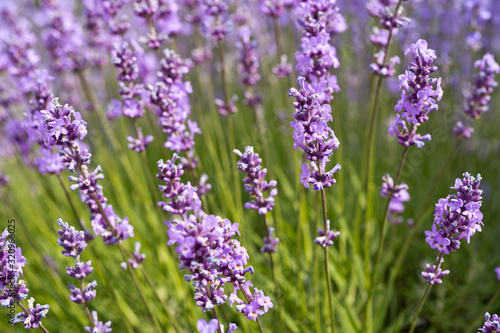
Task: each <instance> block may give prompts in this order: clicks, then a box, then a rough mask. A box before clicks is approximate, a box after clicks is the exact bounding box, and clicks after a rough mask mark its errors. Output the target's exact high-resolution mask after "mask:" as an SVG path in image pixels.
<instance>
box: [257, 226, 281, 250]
mask: <svg viewBox="0 0 500 333" xmlns="http://www.w3.org/2000/svg"><path fill="white" fill-rule="evenodd" d="M273 233H274V228H273V227H268V228H267V235H268V236H267V237H264V238H263V239H262V240H263V241H264V244H265V245H264V247H262V248H261V249H260V252H268V253H275V252H276V251H277V249H276V245H278V243H279V241H280V239H279V238H277V237H276V238H274V237H273Z"/></svg>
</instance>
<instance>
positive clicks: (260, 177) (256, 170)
mask: <svg viewBox="0 0 500 333" xmlns="http://www.w3.org/2000/svg"><path fill="white" fill-rule="evenodd" d="M234 153H235V154H236V155H238V156H239V157H240V160H239V161H238V170H240V171H243V172H244V173H246V174H247V177H246V178H244V179H243V183H244V184H245V191H247V192H248V193H250V196H251V197H252V198H254V200H252V201H250V202H247V203H245V208H247V209H256V210H258V211H259V214H262V215H264V214H267V212H269V211H271V210H272V209H273V207H274V196H276V194H278V190H277V189H276V188H275V187H276V185H277V184H278V183H277V182H276V181H275V180H271V181H270V182H268V181H267V180H264V177H265V176H266V174H267V169H265V168H264V169H263V168H262V166H261V165H260V164H261V163H262V159H260V158H259V154H256V153H254V150H253V147H250V146H247V147H245V152H244V153H242V152H240V151H239V150H238V149H235V150H234ZM267 191H269V196H268V197H267V198H264V192H267Z"/></svg>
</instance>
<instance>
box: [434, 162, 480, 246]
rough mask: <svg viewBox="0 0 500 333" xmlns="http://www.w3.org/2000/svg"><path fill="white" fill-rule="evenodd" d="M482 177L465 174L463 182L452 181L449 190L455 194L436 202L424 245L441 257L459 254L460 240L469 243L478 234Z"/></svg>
mask: <svg viewBox="0 0 500 333" xmlns="http://www.w3.org/2000/svg"><path fill="white" fill-rule="evenodd" d="M480 182H481V175H479V174H478V175H477V177H476V178H474V177H473V176H472V175H470V174H469V173H467V172H466V173H464V174H463V178H462V179H460V178H457V179H456V180H455V186H453V187H451V188H452V189H455V190H457V194H450V195H448V196H447V197H446V198H443V199H439V202H438V203H437V204H436V211H435V213H434V223H433V225H432V230H431V231H426V232H425V234H426V236H427V238H426V242H427V243H428V244H429V246H430V247H431V248H433V249H437V250H438V251H439V252H440V253H444V254H449V253H450V252H452V251H455V250H458V248H459V247H460V242H461V240H462V239H464V238H465V239H467V243H470V239H471V237H472V236H473V235H474V234H475V233H476V231H481V226H482V225H483V221H482V220H483V214H482V213H481V211H480V208H481V204H482V198H481V193H482V192H483V191H482V190H480V189H479V184H480Z"/></svg>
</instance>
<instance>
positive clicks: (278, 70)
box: [273, 54, 293, 79]
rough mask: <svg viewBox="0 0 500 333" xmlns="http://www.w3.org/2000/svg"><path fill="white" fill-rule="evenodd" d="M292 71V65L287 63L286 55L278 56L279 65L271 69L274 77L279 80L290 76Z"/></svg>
mask: <svg viewBox="0 0 500 333" xmlns="http://www.w3.org/2000/svg"><path fill="white" fill-rule="evenodd" d="M292 70H293V67H292V64H290V63H289V62H288V57H287V56H286V54H282V55H281V56H280V63H279V64H277V65H276V66H274V67H273V73H274V75H276V76H277V77H278V78H280V79H282V78H285V77H287V76H288V75H290V73H292Z"/></svg>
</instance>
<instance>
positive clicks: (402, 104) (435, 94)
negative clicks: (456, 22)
mask: <svg viewBox="0 0 500 333" xmlns="http://www.w3.org/2000/svg"><path fill="white" fill-rule="evenodd" d="M408 53H412V54H413V56H414V61H413V62H411V64H410V66H409V67H408V70H406V71H405V73H404V74H401V75H400V76H399V88H400V90H401V98H400V99H399V101H398V103H397V104H396V106H395V107H394V110H395V111H396V112H397V114H396V119H395V121H394V123H392V124H391V126H390V127H389V131H388V132H389V134H390V135H392V136H397V138H398V142H399V144H401V145H403V146H404V147H408V146H412V145H416V146H417V147H419V148H420V147H422V146H423V145H424V142H423V141H429V140H430V139H431V136H430V134H426V135H424V136H421V135H420V134H417V133H416V131H417V128H418V126H420V125H421V124H422V123H424V122H426V121H427V120H428V119H429V117H428V114H429V112H431V111H432V110H437V109H438V105H437V101H439V100H440V99H441V97H442V96H443V90H442V89H441V78H438V79H435V78H430V77H429V75H430V74H431V73H433V72H435V71H436V70H437V67H436V66H432V62H433V61H434V59H436V52H435V51H434V50H432V49H429V48H428V47H427V42H426V41H425V40H423V39H420V40H418V41H417V42H416V43H414V44H411V45H410V47H409V48H408V49H407V50H406V52H405V55H406V54H408ZM434 85H435V86H436V87H435V88H434ZM407 124H410V129H408V127H407Z"/></svg>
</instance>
